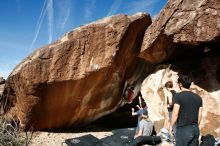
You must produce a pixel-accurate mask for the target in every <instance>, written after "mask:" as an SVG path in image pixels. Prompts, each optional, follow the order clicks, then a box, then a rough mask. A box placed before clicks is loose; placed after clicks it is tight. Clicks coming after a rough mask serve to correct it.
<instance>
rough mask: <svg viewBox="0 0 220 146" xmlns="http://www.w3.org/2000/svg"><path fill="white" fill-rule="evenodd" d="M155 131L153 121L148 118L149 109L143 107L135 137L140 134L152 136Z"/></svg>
mask: <svg viewBox="0 0 220 146" xmlns="http://www.w3.org/2000/svg"><path fill="white" fill-rule="evenodd" d="M152 131H153V123H152V121H150V120H149V118H148V111H147V110H146V109H143V112H142V114H141V115H140V122H139V124H138V127H137V130H136V134H135V136H134V138H137V137H139V136H150V135H151V134H152Z"/></svg>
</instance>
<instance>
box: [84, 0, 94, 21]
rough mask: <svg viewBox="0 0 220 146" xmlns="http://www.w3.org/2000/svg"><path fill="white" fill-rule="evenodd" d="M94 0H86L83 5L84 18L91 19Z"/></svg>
mask: <svg viewBox="0 0 220 146" xmlns="http://www.w3.org/2000/svg"><path fill="white" fill-rule="evenodd" d="M95 3H96V0H87V2H86V5H85V18H86V19H92V12H93V10H94V9H95V7H96V6H95Z"/></svg>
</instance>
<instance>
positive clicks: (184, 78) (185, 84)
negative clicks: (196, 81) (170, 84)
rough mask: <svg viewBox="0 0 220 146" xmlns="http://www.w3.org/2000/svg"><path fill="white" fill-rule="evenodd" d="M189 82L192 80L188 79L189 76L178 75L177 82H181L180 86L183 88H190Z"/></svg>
mask: <svg viewBox="0 0 220 146" xmlns="http://www.w3.org/2000/svg"><path fill="white" fill-rule="evenodd" d="M191 82H192V81H191V80H190V78H189V77H188V76H186V75H181V76H179V78H178V83H181V84H182V86H183V87H184V88H187V89H189V88H190V85H191Z"/></svg>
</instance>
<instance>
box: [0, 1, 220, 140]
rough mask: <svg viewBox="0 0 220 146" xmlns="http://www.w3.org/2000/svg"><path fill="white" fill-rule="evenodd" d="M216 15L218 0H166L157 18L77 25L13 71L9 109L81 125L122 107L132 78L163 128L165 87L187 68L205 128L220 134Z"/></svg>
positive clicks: (25, 119) (59, 124) (33, 123)
mask: <svg viewBox="0 0 220 146" xmlns="http://www.w3.org/2000/svg"><path fill="white" fill-rule="evenodd" d="M219 14H220V1H217V0H202V1H201V0H194V1H193V2H192V1H188V0H169V2H168V3H167V5H166V6H165V8H164V9H163V10H162V11H161V13H160V14H159V15H158V16H157V18H156V19H155V20H154V21H153V22H152V24H151V18H150V16H149V15H148V14H145V13H139V14H136V15H133V16H127V15H115V16H112V17H108V18H104V19H102V20H98V21H97V22H94V23H91V24H88V25H85V26H82V27H79V28H77V29H75V30H73V31H71V32H69V33H67V34H65V35H64V36H63V37H61V38H60V39H59V40H57V41H56V42H54V43H52V44H50V45H48V46H45V47H43V48H40V49H37V50H36V51H35V52H34V53H33V54H31V55H30V56H29V57H27V58H26V59H25V60H24V61H23V62H22V63H21V64H19V65H18V66H17V67H16V68H15V69H14V70H13V72H12V73H11V75H10V76H9V78H8V79H7V82H6V88H5V89H6V90H5V92H4V93H5V95H7V96H5V98H8V99H10V100H11V103H13V104H11V105H10V106H9V107H8V108H7V109H8V110H6V109H5V112H6V113H7V114H9V115H12V116H13V117H14V118H17V119H18V120H19V121H20V124H21V125H22V126H24V127H25V128H27V129H28V128H30V127H33V128H34V129H36V130H43V129H56V128H63V127H68V126H79V125H84V124H87V123H90V122H92V121H94V120H96V119H98V118H100V117H102V116H104V115H107V114H109V113H112V112H114V111H115V110H116V109H118V108H119V107H120V106H122V105H123V104H121V103H122V93H123V88H124V86H125V85H126V84H127V83H129V84H132V85H133V86H134V87H135V94H137V91H139V90H141V93H142V95H143V98H144V99H145V100H146V102H147V103H148V105H149V114H150V118H151V119H152V120H153V121H154V123H155V126H156V129H160V128H162V127H163V126H166V125H164V123H165V121H166V119H167V116H166V112H167V111H166V106H165V103H166V100H165V95H164V91H163V85H164V83H165V82H166V81H168V80H172V81H173V82H174V83H175V86H176V81H177V78H178V74H185V75H189V76H190V77H191V78H192V79H193V84H192V86H191V90H192V91H193V92H196V93H198V94H199V95H200V96H201V97H202V99H203V102H204V112H203V119H202V123H201V129H202V130H201V131H202V134H206V133H211V134H213V135H216V136H218V135H219V134H220V127H219V126H220V123H219V120H218V119H220V113H219V111H220V107H219V105H220V99H219V97H220V79H219V77H220V65H219V64H220V51H219V49H218V48H219V47H220V25H219V24H220V23H219V22H220V21H219V20H220V15H219ZM149 25H150V26H149ZM148 26H149V27H148ZM122 114H123V113H122ZM111 122H114V121H111ZM116 122H117V120H116Z"/></svg>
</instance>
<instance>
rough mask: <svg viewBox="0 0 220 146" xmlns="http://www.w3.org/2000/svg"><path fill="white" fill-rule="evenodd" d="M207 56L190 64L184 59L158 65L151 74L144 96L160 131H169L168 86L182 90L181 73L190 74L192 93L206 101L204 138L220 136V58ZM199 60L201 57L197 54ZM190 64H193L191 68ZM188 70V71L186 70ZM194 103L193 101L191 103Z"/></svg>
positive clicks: (144, 84) (150, 114) (219, 53)
mask: <svg viewBox="0 0 220 146" xmlns="http://www.w3.org/2000/svg"><path fill="white" fill-rule="evenodd" d="M216 53H217V52H215V55H213V54H212V55H210V54H204V57H203V58H200V59H198V58H197V59H196V60H187V59H185V58H184V57H183V58H181V62H179V63H178V64H177V62H170V64H171V68H168V67H167V66H168V65H158V66H157V67H156V68H155V72H153V73H152V74H150V75H149V76H148V77H147V78H146V79H145V80H144V82H143V84H142V88H141V91H142V95H143V98H144V99H145V100H146V102H147V103H148V106H149V108H148V109H149V116H150V118H151V119H152V120H153V121H154V125H155V127H156V129H157V131H159V129H161V128H162V127H167V125H166V124H167V120H168V119H169V118H168V112H167V108H166V107H167V106H166V90H165V89H164V84H165V83H166V82H167V81H172V82H173V83H174V89H175V90H176V91H178V90H179V87H178V85H177V84H176V83H177V79H178V73H180V72H187V74H188V75H190V76H191V79H192V81H193V84H192V85H191V88H190V90H191V91H193V92H195V93H197V94H198V95H200V96H201V97H202V100H203V116H202V121H201V124H200V128H201V134H202V135H205V134H213V135H214V136H217V137H218V136H219V134H220V133H219V132H220V121H219V119H220V114H219V111H220V107H219V105H220V99H219V96H220V90H219V89H220V83H219V82H218V81H217V76H219V75H217V74H216V72H217V68H218V65H219V63H220V59H219V56H220V52H218V55H216ZM197 56H198V54H197ZM189 64H191V65H190V66H189ZM186 66H187V67H188V69H186V68H185V67H186ZM189 103H190V101H189Z"/></svg>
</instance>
